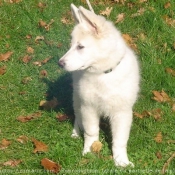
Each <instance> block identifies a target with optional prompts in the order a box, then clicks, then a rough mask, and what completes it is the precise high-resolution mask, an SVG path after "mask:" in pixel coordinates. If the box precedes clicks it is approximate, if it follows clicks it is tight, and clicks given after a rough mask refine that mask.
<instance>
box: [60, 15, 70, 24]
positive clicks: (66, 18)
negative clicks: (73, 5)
mask: <svg viewBox="0 0 175 175" xmlns="http://www.w3.org/2000/svg"><path fill="white" fill-rule="evenodd" d="M61 22H62V23H63V24H71V22H70V20H69V19H68V17H65V16H63V17H62V18H61Z"/></svg>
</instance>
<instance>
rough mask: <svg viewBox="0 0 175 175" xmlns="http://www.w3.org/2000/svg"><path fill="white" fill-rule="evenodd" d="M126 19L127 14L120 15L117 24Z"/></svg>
mask: <svg viewBox="0 0 175 175" xmlns="http://www.w3.org/2000/svg"><path fill="white" fill-rule="evenodd" d="M124 18H125V14H124V13H120V14H119V15H118V16H117V20H116V22H115V23H119V22H122V21H123V20H124Z"/></svg>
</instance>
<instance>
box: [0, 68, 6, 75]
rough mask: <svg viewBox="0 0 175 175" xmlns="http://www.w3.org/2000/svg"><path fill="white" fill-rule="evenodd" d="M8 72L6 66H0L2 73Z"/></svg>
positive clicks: (0, 72) (0, 73)
mask: <svg viewBox="0 0 175 175" xmlns="http://www.w3.org/2000/svg"><path fill="white" fill-rule="evenodd" d="M5 73H6V66H2V67H0V75H4V74H5Z"/></svg>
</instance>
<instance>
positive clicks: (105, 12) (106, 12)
mask: <svg viewBox="0 0 175 175" xmlns="http://www.w3.org/2000/svg"><path fill="white" fill-rule="evenodd" d="M112 9H113V7H106V9H105V10H103V11H101V12H100V15H103V16H107V17H109V16H110V14H111V11H112Z"/></svg>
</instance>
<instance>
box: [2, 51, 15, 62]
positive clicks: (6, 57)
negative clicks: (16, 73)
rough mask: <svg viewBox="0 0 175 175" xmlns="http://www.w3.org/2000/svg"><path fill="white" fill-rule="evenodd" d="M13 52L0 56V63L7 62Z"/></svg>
mask: <svg viewBox="0 0 175 175" xmlns="http://www.w3.org/2000/svg"><path fill="white" fill-rule="evenodd" d="M12 54H13V52H10V51H9V52H6V53H4V54H0V61H8V59H9V58H10V57H11V55H12Z"/></svg>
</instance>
